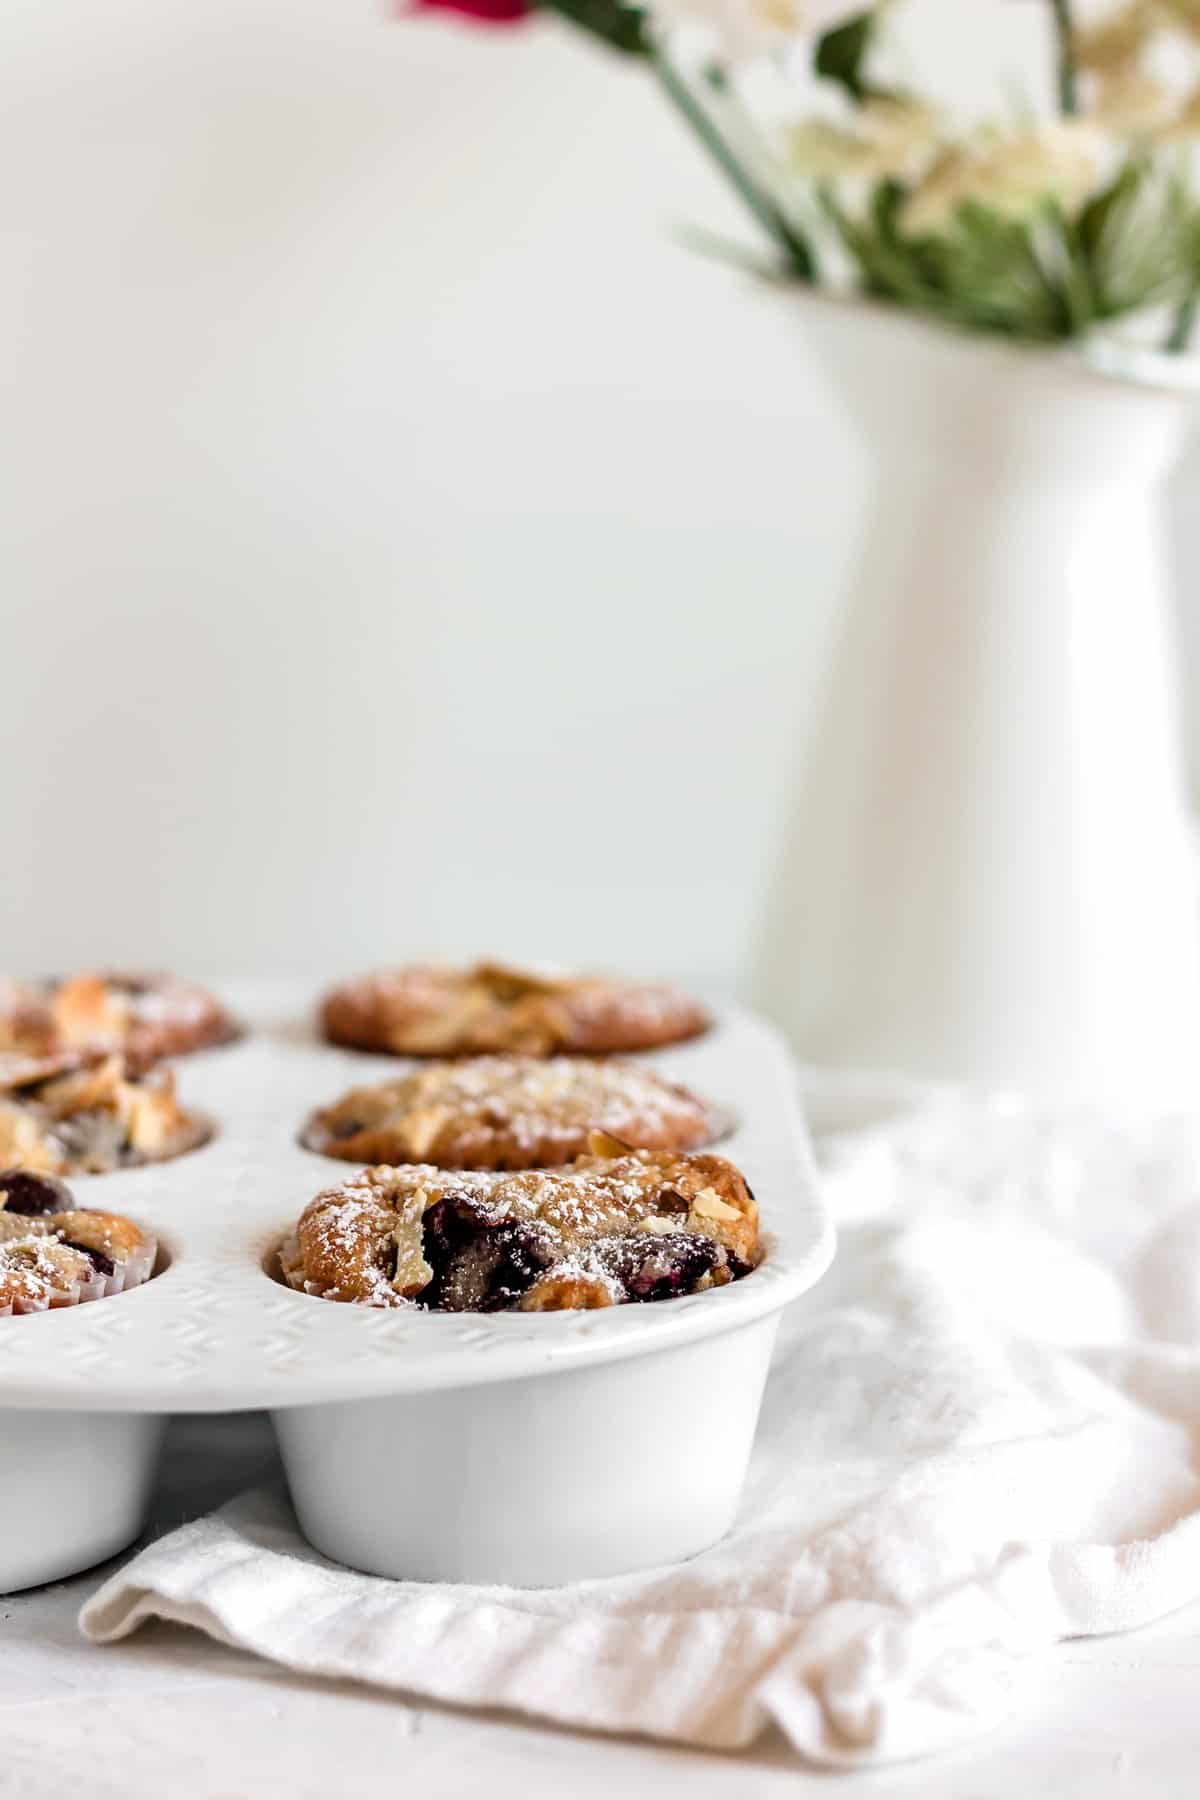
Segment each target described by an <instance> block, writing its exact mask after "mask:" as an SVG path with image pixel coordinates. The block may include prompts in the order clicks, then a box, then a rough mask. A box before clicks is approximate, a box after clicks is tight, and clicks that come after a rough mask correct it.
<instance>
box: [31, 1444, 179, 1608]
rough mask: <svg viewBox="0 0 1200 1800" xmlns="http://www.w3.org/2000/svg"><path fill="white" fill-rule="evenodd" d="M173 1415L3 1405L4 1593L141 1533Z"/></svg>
mask: <svg viewBox="0 0 1200 1800" xmlns="http://www.w3.org/2000/svg"><path fill="white" fill-rule="evenodd" d="M164 1423H165V1421H164V1420H163V1419H162V1418H159V1417H156V1416H155V1414H153V1413H132V1412H119V1413H104V1412H16V1411H11V1410H7V1409H6V1410H5V1411H3V1412H0V1495H2V1496H3V1502H4V1505H3V1516H4V1520H5V1524H6V1526H7V1527H8V1529H7V1530H6V1532H5V1533H4V1535H3V1538H0V1594H11V1593H15V1592H16V1591H17V1590H19V1589H21V1588H28V1587H37V1586H39V1585H40V1584H41V1583H42V1582H45V1581H63V1580H65V1579H66V1577H67V1576H68V1575H76V1574H78V1573H79V1571H80V1570H81V1569H90V1568H92V1567H93V1566H94V1564H96V1563H98V1562H104V1561H105V1559H106V1558H108V1557H110V1556H115V1555H116V1554H117V1552H118V1551H120V1550H124V1549H125V1548H126V1547H127V1546H128V1545H129V1544H131V1543H132V1542H133V1540H134V1538H136V1537H137V1536H138V1534H139V1533H140V1531H141V1529H142V1525H143V1522H144V1519H145V1513H146V1507H147V1504H148V1501H149V1497H150V1492H151V1489H152V1487H153V1484H154V1475H155V1471H156V1469H157V1466H158V1455H159V1448H160V1443H161V1439H162V1431H163V1425H164Z"/></svg>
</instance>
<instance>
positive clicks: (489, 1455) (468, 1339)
mask: <svg viewBox="0 0 1200 1800" xmlns="http://www.w3.org/2000/svg"><path fill="white" fill-rule="evenodd" d="M227 998H228V999H229V1000H230V1001H231V1003H232V1004H233V1005H234V1006H236V1007H237V1009H238V1011H239V1014H240V1016H241V1017H242V1018H243V1019H244V1020H245V1022H246V1024H247V1026H248V1027H249V1029H248V1032H247V1035H246V1036H245V1037H244V1038H243V1039H242V1040H241V1041H240V1042H239V1043H236V1044H234V1045H232V1046H230V1047H228V1048H225V1049H220V1050H213V1051H208V1052H205V1053H203V1054H201V1055H196V1056H190V1057H187V1058H185V1059H182V1060H181V1061H180V1062H179V1064H178V1079H179V1091H180V1096H181V1099H182V1100H183V1103H184V1104H185V1105H186V1106H190V1107H193V1108H200V1109H202V1110H203V1111H205V1112H207V1113H209V1114H211V1116H212V1117H213V1119H214V1120H215V1122H216V1126H217V1132H216V1135H215V1137H214V1138H213V1139H212V1141H211V1142H210V1143H209V1144H207V1145H206V1146H204V1147H203V1148H202V1149H200V1150H197V1151H194V1152H192V1153H191V1154H190V1155H188V1156H185V1157H182V1158H180V1159H179V1160H178V1161H175V1162H170V1163H164V1164H159V1165H156V1166H152V1167H149V1168H144V1169H135V1170H128V1171H122V1172H121V1173H118V1174H114V1175H104V1176H93V1177H80V1178H78V1179H77V1180H75V1181H73V1182H72V1186H73V1187H74V1190H75V1194H76V1197H77V1199H78V1201H79V1204H80V1205H82V1206H99V1207H103V1208H105V1209H106V1210H108V1211H112V1212H118V1213H125V1214H127V1215H128V1216H129V1217H131V1218H133V1219H135V1220H137V1221H138V1223H139V1224H141V1225H143V1226H144V1227H146V1228H147V1229H148V1230H150V1231H152V1232H154V1234H155V1235H156V1236H157V1237H158V1239H159V1242H160V1245H161V1246H162V1253H163V1259H164V1261H165V1264H166V1266H165V1267H164V1268H163V1269H162V1272H161V1273H160V1274H158V1275H157V1276H155V1278H154V1279H153V1280H152V1281H150V1282H148V1283H147V1284H146V1285H145V1286H143V1287H141V1288H138V1289H136V1290H135V1291H134V1292H132V1293H129V1294H125V1295H121V1296H120V1297H118V1298H116V1299H112V1300H104V1301H98V1302H95V1303H93V1304H91V1305H86V1306H79V1307H73V1308H67V1309H63V1310H53V1311H49V1312H46V1313H41V1314H35V1315H30V1316H25V1317H19V1318H11V1319H5V1320H0V1399H2V1406H3V1410H0V1495H3V1496H4V1498H5V1499H6V1500H8V1501H10V1502H14V1501H15V1502H16V1507H17V1510H16V1511H15V1513H14V1514H13V1516H14V1517H16V1518H19V1520H20V1526H21V1528H20V1531H19V1532H17V1533H15V1534H12V1535H13V1536H15V1538H16V1540H17V1541H16V1542H15V1543H10V1544H9V1545H8V1547H7V1548H6V1549H4V1550H3V1551H0V1592H4V1591H8V1590H11V1589H14V1588H17V1587H21V1586H27V1585H30V1584H31V1583H34V1582H38V1581H44V1580H47V1579H50V1578H51V1577H53V1576H60V1575H63V1574H65V1573H68V1572H70V1571H71V1570H74V1569H78V1568H81V1567H85V1566H87V1565H88V1564H89V1563H92V1562H95V1561H96V1560H98V1559H99V1558H101V1557H103V1556H106V1555H109V1554H111V1553H112V1552H113V1551H114V1550H116V1549H118V1548H120V1547H121V1546H122V1544H124V1543H126V1542H128V1541H129V1540H130V1539H131V1538H132V1537H134V1536H136V1534H137V1531H138V1529H139V1528H140V1524H141V1519H142V1516H143V1507H144V1503H145V1497H146V1492H147V1489H148V1485H149V1481H150V1477H151V1473H152V1468H153V1459H154V1455H155V1451H156V1444H157V1436H158V1428H159V1425H160V1423H161V1418H162V1415H164V1414H168V1413H172V1412H202V1411H203V1412H209V1411H240V1410H246V1409H250V1408H259V1407H265V1408H268V1409H270V1411H271V1413H272V1415H273V1417H274V1421H275V1426H276V1429H277V1431H278V1434H279V1439H280V1444H281V1448H282V1451H283V1457H284V1463H285V1467H286V1470H287V1474H288V1480H289V1483H290V1486H291V1490H292V1496H293V1499H294V1502H295V1505H296V1510H297V1515H298V1517H299V1520H300V1523H301V1526H302V1528H303V1530H304V1531H305V1533H306V1534H307V1535H308V1537H309V1538H310V1539H311V1541H312V1542H313V1543H314V1544H315V1545H316V1546H317V1548H318V1549H320V1550H323V1551H324V1552H325V1553H326V1554H328V1555H329V1556H331V1557H334V1558H335V1559H337V1560H340V1561H343V1562H347V1563H350V1564H352V1565H354V1566H355V1567H358V1568H362V1569H368V1570H372V1571H375V1572H377V1573H382V1574H387V1575H395V1576H411V1577H414V1578H418V1579H431V1580H432V1579H461V1580H472V1581H497V1582H509V1583H516V1584H523V1585H534V1586H538V1585H546V1584H549V1583H556V1582H560V1581H564V1580H569V1579H573V1578H577V1577H586V1576H596V1575H607V1574H615V1573H617V1572H620V1571H623V1570H628V1569H631V1568H636V1567H641V1566H646V1565H649V1564H652V1563H657V1562H665V1561H670V1560H673V1559H676V1558H679V1557H682V1556H686V1555H688V1554H691V1553H694V1552H695V1551H697V1550H699V1549H701V1548H703V1547H704V1545H706V1544H708V1543H711V1542H712V1541H713V1540H714V1539H715V1538H717V1537H719V1536H720V1535H721V1533H722V1532H723V1531H724V1530H725V1529H727V1527H728V1525H729V1523H730V1522H731V1520H732V1516H733V1512H734V1509H735V1508H736V1505H737V1500H738V1495H739V1493H740V1489H741V1485H742V1480H743V1477H744V1474H745V1468H746V1463H747V1459H748V1456H749V1452H750V1446H751V1442H752V1439H753V1435H754V1429H755V1424H756V1421H757V1416H758V1407H759V1400H760V1398H761V1392H762V1385H763V1380H764V1378H765V1373H766V1366H767V1362H768V1359H769V1355H770V1350H771V1346H772V1343H773V1341H774V1335H775V1330H776V1327H777V1324H778V1317H779V1313H780V1310H781V1308H782V1307H784V1306H785V1305H786V1304H787V1303H788V1302H789V1301H791V1300H793V1299H795V1298H796V1297H797V1296H798V1295H800V1294H801V1293H803V1292H804V1291H805V1289H807V1288H809V1287H811V1286H812V1284H813V1283H814V1282H815V1281H816V1280H817V1279H818V1278H819V1276H820V1275H821V1274H822V1273H823V1271H824V1270H825V1268H826V1267H827V1265H828V1263H829V1261H830V1259H831V1257H832V1254H833V1237H832V1231H831V1227H830V1225H829V1222H828V1219H827V1216H826V1214H825V1212H824V1210H823V1207H822V1205H821V1201H820V1199H819V1196H818V1193H817V1186H816V1180H815V1175H814V1170H813V1165H812V1160H811V1157H810V1154H809V1150H808V1145H807V1140H806V1137H805V1134H804V1129H803V1126H802V1124H801V1121H800V1119H799V1116H798V1113H797V1109H796V1104H795V1100H794V1098H793V1087H794V1081H793V1076H792V1071H791V1068H790V1066H789V1063H788V1059H787V1054H786V1051H785V1050H784V1048H783V1046H782V1044H781V1042H780V1040H779V1039H778V1038H777V1036H776V1034H775V1033H774V1032H773V1031H772V1030H771V1028H770V1027H768V1026H766V1025H765V1024H763V1023H761V1022H760V1021H758V1020H756V1019H754V1018H752V1017H750V1016H748V1015H746V1014H744V1013H730V1014H726V1015H724V1016H722V1017H721V1018H720V1019H719V1021H718V1023H717V1025H716V1027H715V1028H714V1030H713V1031H711V1032H710V1033H708V1034H707V1035H706V1036H705V1037H703V1038H699V1039H696V1040H695V1041H694V1042H693V1043H691V1044H684V1045H680V1046H677V1047H673V1048H671V1049H669V1050H662V1051H658V1052H655V1053H653V1055H652V1056H651V1057H650V1058H648V1059H645V1060H649V1061H651V1062H652V1063H653V1066H654V1067H655V1068H657V1069H659V1070H660V1071H661V1072H662V1073H663V1074H665V1075H667V1076H668V1077H670V1078H673V1079H678V1080H680V1081H684V1082H686V1083H687V1084H688V1085H689V1086H692V1087H694V1088H695V1089H696V1090H697V1091H698V1092H700V1093H702V1094H704V1095H706V1096H707V1097H710V1098H712V1099H713V1100H716V1101H718V1102H720V1103H722V1104H723V1105H725V1106H728V1107H731V1108H732V1109H733V1111H734V1113H735V1114H736V1118H737V1124H736V1127H735V1129H734V1131H733V1133H732V1134H731V1135H730V1136H729V1137H728V1138H727V1139H725V1140H724V1141H723V1142H722V1143H721V1144H720V1146H719V1148H720V1150H721V1152H722V1154H726V1155H728V1156H729V1157H730V1158H732V1160H733V1161H735V1162H736V1163H737V1164H738V1165H739V1166H740V1167H741V1168H742V1170H743V1171H744V1172H745V1174H746V1176H747V1179H748V1180H749V1182H750V1184H751V1186H752V1187H753V1189H754V1191H755V1193H756V1195H757V1198H758V1202H759V1207H760V1210H761V1213H762V1218H763V1224H764V1243H765V1247H766V1256H765V1259H764V1261H763V1263H762V1265H761V1267H759V1268H758V1269H756V1270H755V1271H754V1273H753V1274H752V1275H750V1276H747V1277H746V1278H745V1279H744V1280H742V1281H740V1282H735V1283H732V1284H731V1285H730V1286H728V1287H725V1288H721V1289H717V1290H714V1291H713V1292H711V1293H707V1294H697V1295H692V1296H689V1297H686V1298H683V1299H679V1300H667V1301H658V1302H654V1303H652V1304H650V1305H645V1306H622V1307H613V1308H608V1309H604V1310H601V1311H595V1312H566V1313H549V1314H525V1313H500V1314H490V1315H480V1314H438V1313H423V1312H420V1311H419V1310H417V1309H414V1308H405V1309H398V1310H396V1311H388V1312H385V1311H377V1310H374V1309H371V1308H367V1307H360V1306H351V1305H336V1304H334V1303H332V1302H329V1301H326V1300H320V1299H315V1298H313V1297H311V1296H309V1295H305V1294H299V1293H294V1292H292V1291H291V1290H290V1289H288V1288H286V1287H284V1286H283V1285H281V1283H280V1282H279V1281H278V1280H277V1279H276V1278H275V1277H274V1275H273V1273H272V1272H271V1269H272V1266H273V1255H274V1251H275V1249H276V1247H277V1245H278V1243H279V1241H280V1239H281V1238H282V1237H283V1235H284V1234H285V1232H286V1231H287V1230H288V1228H289V1227H290V1226H291V1225H292V1224H293V1223H294V1221H295V1219H296V1217H297V1215H298V1214H299V1212H300V1210H301V1209H302V1207H303V1206H304V1205H305V1203H306V1202H307V1201H308V1200H309V1199H310V1198H311V1197H312V1196H313V1195H314V1194H315V1193H317V1192H318V1191H319V1190H320V1189H321V1188H323V1187H328V1186H332V1185H334V1184H336V1183H338V1182H339V1181H341V1180H343V1179H345V1178H346V1177H347V1176H348V1175H349V1174H350V1173H351V1170H352V1167H353V1165H351V1164H345V1163H339V1162H336V1161H332V1160H330V1159H328V1158H326V1157H322V1156H318V1155H316V1154H315V1153H314V1152H312V1151H309V1150H306V1149H304V1148H302V1147H301V1146H300V1144H299V1143H298V1142H297V1134H298V1132H299V1131H300V1129H301V1127H302V1125H303V1123H304V1121H305V1119H306V1118H307V1116H308V1114H309V1113H310V1112H311V1110H312V1109H313V1107H314V1106H317V1105H319V1104H322V1103H325V1102H328V1101H331V1100H333V1099H335V1098H337V1096H338V1095H340V1094H341V1093H342V1092H344V1091H345V1089H346V1088H348V1087H350V1086H352V1085H356V1084H361V1083H365V1082H370V1081H374V1080H384V1079H386V1078H387V1077H388V1076H389V1075H395V1074H396V1073H397V1072H398V1070H399V1069H400V1068H401V1067H402V1066H403V1065H402V1064H400V1063H399V1061H398V1060H397V1059H395V1058H390V1057H375V1056H364V1055H360V1054H358V1053H356V1052H353V1051H347V1050H339V1049H335V1048H333V1047H331V1046H329V1045H326V1044H322V1043H321V1042H319V1041H318V1040H317V1038H316V1037H315V1034H314V1032H313V1029H312V1026H311V1022H310V1015H311V1009H312V1003H313V995H312V994H311V992H303V993H301V992H299V991H298V990H297V989H295V988H294V987H279V986H276V987H273V988H272V987H266V986H264V985H263V984H255V985H254V987H253V988H252V989H243V990H242V991H241V992H240V993H239V992H238V990H237V989H236V988H234V989H232V990H230V991H229V992H228V994H227ZM81 1491H82V1492H85V1493H86V1494H87V1495H88V1497H89V1504H88V1506H87V1507H80V1506H79V1505H78V1495H79V1493H80V1492H81ZM6 1510H7V1509H6Z"/></svg>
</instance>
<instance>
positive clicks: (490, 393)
mask: <svg viewBox="0 0 1200 1800" xmlns="http://www.w3.org/2000/svg"><path fill="white" fill-rule="evenodd" d="M688 219H690V220H693V221H703V222H704V223H706V224H709V225H712V226H714V227H718V228H721V229H727V228H733V227H738V226H739V225H740V221H738V219H737V217H736V215H735V214H734V213H733V211H732V209H731V208H730V207H729V205H728V203H727V202H726V199H725V197H724V195H723V193H722V192H721V190H720V189H719V188H718V187H717V186H716V184H715V181H714V178H713V177H712V176H711V175H710V174H709V172H708V171H707V169H706V168H705V167H704V166H703V165H702V163H701V162H700V161H699V159H698V157H697V156H696V154H695V153H694V151H693V149H692V146H691V145H690V143H689V142H688V141H687V140H686V139H685V138H684V136H683V135H682V133H681V131H680V129H679V127H678V126H677V125H676V123H675V121H674V120H673V119H672V118H671V117H669V116H668V115H667V113H666V112H665V111H664V110H663V108H662V107H661V105H660V103H659V102H658V98H657V96H656V95H655V94H654V93H653V92H652V91H651V90H650V89H649V87H648V86H647V85H645V84H644V83H643V80H642V78H641V75H640V72H639V71H636V70H632V69H624V68H619V67H617V66H616V65H614V64H613V63H611V62H610V61H609V60H608V59H607V58H605V57H603V56H601V55H600V54H598V53H596V52H595V51H592V50H591V49H590V48H589V47H588V46H586V45H583V44H581V43H580V42H579V41H578V40H575V39H572V38H567V37H565V36H560V35H559V34H558V33H557V32H556V31H555V30H554V29H553V28H550V29H545V30H539V31H535V32H527V33H521V34H518V35H515V36H509V35H506V34H501V35H498V36H492V35H487V34H483V33H479V32H472V31H468V30H457V29H455V28H453V27H452V26H448V25H442V24H440V23H433V24H430V23H422V24H419V25H418V24H413V23H404V24H389V23H388V22H387V20H386V14H385V12H384V11H383V0H203V3H202V4H197V3H196V0H95V3H94V4H92V5H90V6H87V7H80V6H79V5H78V4H77V0H6V5H5V6H4V8H3V9H0V234H2V247H0V258H2V263H3V269H4V276H3V280H2V281H0V392H2V395H3V413H2V416H3V436H2V442H0V457H2V466H0V493H2V496H3V498H2V500H0V677H2V679H0V693H2V695H3V702H2V704H0V844H2V845H3V850H4V854H3V864H2V867H3V874H2V876H0V944H2V952H3V953H2V955H0V963H2V964H5V965H9V966H12V967H15V968H26V969H34V968H39V967H56V966H65V965H69V964H72V963H80V962H88V961H93V960H128V959H133V960H136V961H143V962H145V961H150V962H154V961H165V962H173V963H176V964H178V965H180V966H183V967H187V968H193V969H215V968H225V969H229V970H231V971H243V970H248V969H253V968H261V969H265V970H297V969H303V968H305V967H306V966H309V965H318V964H319V965H321V966H330V965H343V964H344V965H353V964H355V963H358V962H359V961H360V960H362V959H364V958H365V959H374V958H378V957H389V956H398V955H403V954H407V953H409V952H410V951H413V950H414V949H421V950H434V951H444V952H448V953H456V952H464V951H469V950H472V949H475V948H477V947H488V948H494V949H495V950H497V951H500V952H504V953H507V954H511V955H529V954H542V955H546V956H555V957H564V958H582V959H585V960H589V961H596V962H600V963H604V962H611V963H614V964H627V965H630V966H634V967H655V966H662V967H665V968H671V969H694V970H698V971H703V972H712V973H714V974H725V973H727V972H729V971H731V970H736V968H737V966H738V965H739V963H740V962H741V960H742V958H743V957H744V954H745V952H746V948H747V945H748V942H749V937H750V933H751V930H752V923H753V916H754V908H755V905H756V898H757V891H758V888H759V884H760V882H761V880H762V878H763V875H764V871H765V868H766V866H767V861H768V857H769V848H770V842H769V840H770V835H771V827H772V821H773V819H774V817H775V816H776V813H777V810H778V808H779V807H781V806H782V805H783V804H784V800H785V794H786V785H787V768H788V765H789V762H790V760H791V755H792V748H793V744H794V742H795V740H796V737H797V733H798V732H799V730H800V729H801V727H802V724H803V720H804V716H805V710H806V706H807V703H808V697H809V695H810V694H811V692H812V688H813V684H814V681H815V680H816V679H817V678H818V677H819V672H820V667H821V659H822V655H823V651H824V646H825V644H826V642H827V635H828V631H829V628H830V624H831V620H832V618H833V617H834V613H835V603H836V599H837V593H838V587H839V582H840V580H841V578H842V574H843V570H844V567H845V563H846V558H847V555H848V550H849V546H850V543H851V540H852V534H853V531H854V529H855V527H856V522H857V520H858V519H859V517H860V513H861V509H862V506H863V504H864V492H865V490H864V485H863V469H862V467H861V464H860V462H859V460H858V457H857V453H856V450H855V448H854V447H853V446H852V445H851V444H850V442H849V441H848V440H847V438H846V437H845V436H844V434H843V431H842V429H841V427H840V425H839V422H838V419H837V416H836V413H835V412H834V411H833V409H832V408H830V407H827V406H826V403H825V397H824V394H823V391H822V389H821V386H820V379H819V371H818V370H817V369H816V368H815V367H814V365H813V362H812V360H811V358H810V356H809V354H808V351H807V349H806V346H805V343H804V340H803V337H802V333H801V331H800V329H799V326H798V324H797V322H796V320H795V319H794V318H793V316H792V314H791V310H790V308H789V306H788V305H787V304H786V303H785V302H783V301H781V300H780V299H779V298H777V297H767V296H764V295H762V294H760V293H758V292H757V291H755V290H753V289H752V288H751V287H750V286H749V285H748V284H747V283H746V282H745V281H744V280H742V279H741V278H739V277H738V276H736V275H734V274H732V273H730V272H729V271H727V270H725V269H724V268H721V267H717V266H715V265H712V264H709V263H706V262H702V261H699V260H697V258H696V257H695V256H694V255H693V254H692V253H691V252H689V251H687V250H684V249H683V248H681V247H680V244H679V242H678V240H677V237H676V235H675V227H676V226H677V225H678V224H680V223H681V222H683V221H685V220H688ZM1195 491H1196V489H1195V483H1194V481H1193V483H1192V485H1191V487H1190V489H1189V488H1188V487H1187V485H1186V484H1185V486H1184V487H1183V488H1181V490H1180V496H1179V503H1178V506H1177V525H1178V533H1179V542H1180V557H1181V568H1182V571H1183V574H1184V577H1185V587H1186V585H1187V583H1188V582H1194V580H1195V576H1196V572H1197V570H1200V529H1198V528H1197V525H1196V523H1195V522H1194V521H1193V520H1192V515H1193V514H1194V512H1195V508H1194V501H1193V503H1192V504H1191V506H1190V507H1189V499H1191V498H1192V497H1194V493H1195ZM1189 521H1192V522H1189ZM1189 534H1190V541H1189ZM1198 662H1200V656H1198Z"/></svg>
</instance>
